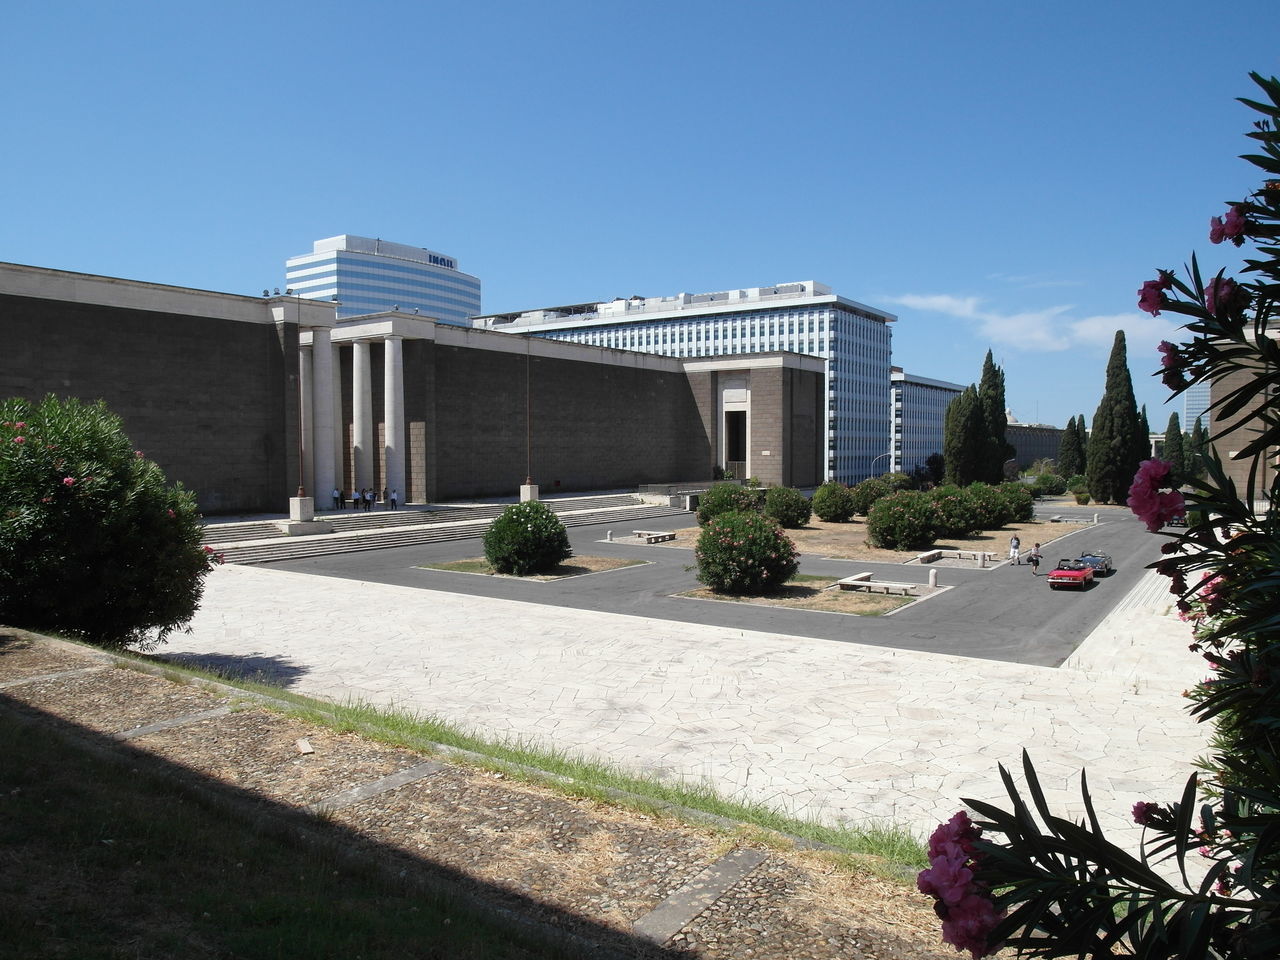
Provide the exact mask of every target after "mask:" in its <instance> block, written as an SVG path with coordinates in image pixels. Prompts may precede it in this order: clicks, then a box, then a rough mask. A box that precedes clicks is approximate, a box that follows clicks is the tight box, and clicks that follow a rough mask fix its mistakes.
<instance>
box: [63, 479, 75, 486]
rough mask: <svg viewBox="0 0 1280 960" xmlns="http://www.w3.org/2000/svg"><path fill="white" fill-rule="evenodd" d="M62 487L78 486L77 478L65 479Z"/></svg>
mask: <svg viewBox="0 0 1280 960" xmlns="http://www.w3.org/2000/svg"><path fill="white" fill-rule="evenodd" d="M62 485H63V486H64V487H74V486H75V485H76V481H75V477H63V478H62Z"/></svg>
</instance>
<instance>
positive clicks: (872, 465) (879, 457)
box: [871, 450, 893, 477]
mask: <svg viewBox="0 0 1280 960" xmlns="http://www.w3.org/2000/svg"><path fill="white" fill-rule="evenodd" d="M891 456H893V451H892V450H890V451H889V452H888V453H882V454H880V455H879V456H877V457H875V458H873V459H872V461H871V476H873V477H874V476H875V475H876V460H883V459H884V458H885V457H891Z"/></svg>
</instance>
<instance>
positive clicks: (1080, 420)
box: [1076, 413, 1089, 476]
mask: <svg viewBox="0 0 1280 960" xmlns="http://www.w3.org/2000/svg"><path fill="white" fill-rule="evenodd" d="M1076 436H1077V437H1078V438H1079V441H1080V469H1079V470H1078V471H1077V473H1079V474H1080V475H1081V476H1084V475H1085V474H1086V473H1087V472H1088V471H1089V431H1088V430H1087V429H1085V425H1084V414H1083V413H1082V414H1080V415H1079V416H1078V417H1076Z"/></svg>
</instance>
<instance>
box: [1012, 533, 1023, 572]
mask: <svg viewBox="0 0 1280 960" xmlns="http://www.w3.org/2000/svg"><path fill="white" fill-rule="evenodd" d="M1009 559H1010V560H1012V561H1013V562H1014V563H1016V564H1018V565H1021V564H1022V541H1021V540H1019V539H1018V535H1017V534H1016V533H1015V534H1014V535H1013V536H1012V537H1010V538H1009Z"/></svg>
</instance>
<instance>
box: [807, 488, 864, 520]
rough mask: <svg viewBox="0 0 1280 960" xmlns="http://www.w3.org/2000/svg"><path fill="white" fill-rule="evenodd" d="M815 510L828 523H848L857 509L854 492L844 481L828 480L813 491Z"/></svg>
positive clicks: (820, 518) (819, 517)
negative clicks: (854, 503) (854, 502)
mask: <svg viewBox="0 0 1280 960" xmlns="http://www.w3.org/2000/svg"><path fill="white" fill-rule="evenodd" d="M812 507H813V512H814V513H815V514H817V516H818V519H819V520H825V521H827V523H848V522H849V521H850V520H852V519H853V515H854V513H856V512H857V511H856V510H855V509H854V506H853V493H852V492H851V491H850V490H849V488H848V487H846V486H845V485H844V484H843V483H837V482H836V481H835V480H828V481H827V482H826V483H824V484H823V485H822V486H820V487H819V488H818V489H817V490H815V491H814V493H813V504H812Z"/></svg>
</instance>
